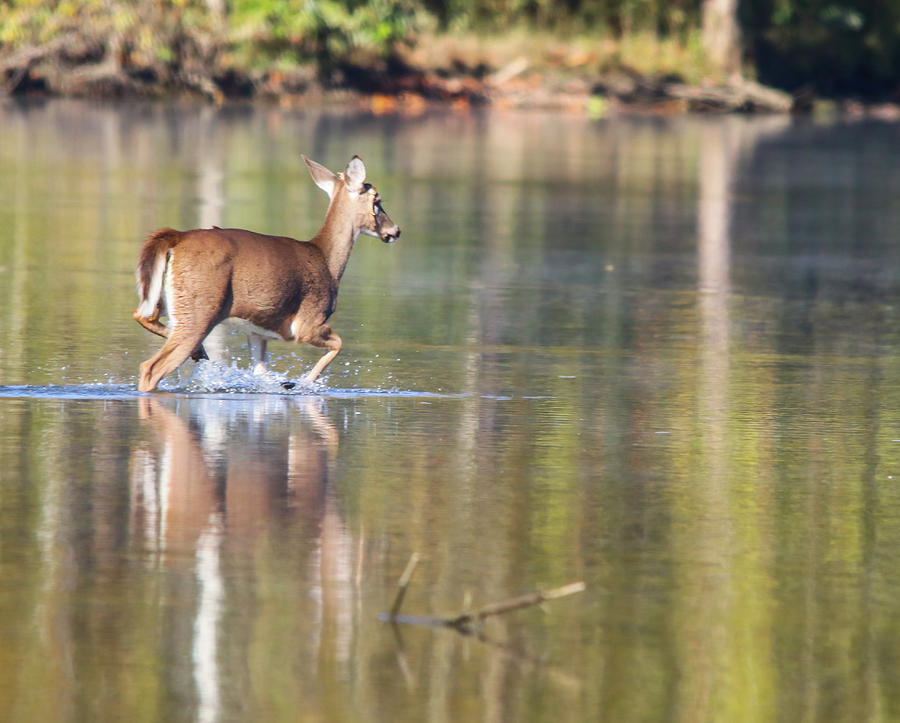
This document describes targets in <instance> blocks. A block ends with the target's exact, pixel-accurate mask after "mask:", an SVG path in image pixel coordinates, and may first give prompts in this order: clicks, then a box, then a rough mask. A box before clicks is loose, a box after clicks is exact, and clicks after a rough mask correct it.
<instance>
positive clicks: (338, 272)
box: [312, 204, 359, 283]
mask: <svg viewBox="0 0 900 723" xmlns="http://www.w3.org/2000/svg"><path fill="white" fill-rule="evenodd" d="M358 235H359V229H358V228H356V227H355V226H354V224H353V221H352V220H351V219H350V218H348V217H347V216H346V215H345V214H342V213H340V209H339V208H336V204H332V205H331V206H330V207H329V209H328V214H327V215H326V216H325V223H324V224H322V228H321V229H319V233H317V234H316V235H315V236H314V237H313V238H312V243H314V244H315V245H316V246H318V247H319V248H320V249H321V250H322V253H323V254H324V256H325V263H326V264H327V265H328V272H329V273H330V274H331V278H332V279H333V280H334V282H335V283H337V282H339V281H340V280H341V276H342V275H343V274H344V268H345V267H346V266H347V261H348V260H349V259H350V252H351V251H352V250H353V243H354V242H355V241H356V237H357V236H358Z"/></svg>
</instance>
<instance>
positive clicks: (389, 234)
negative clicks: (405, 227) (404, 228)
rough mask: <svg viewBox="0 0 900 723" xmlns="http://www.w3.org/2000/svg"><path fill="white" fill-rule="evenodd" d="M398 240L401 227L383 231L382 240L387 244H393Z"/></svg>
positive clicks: (396, 226) (395, 225)
mask: <svg viewBox="0 0 900 723" xmlns="http://www.w3.org/2000/svg"><path fill="white" fill-rule="evenodd" d="M398 238H400V227H399V226H398V225H397V224H394V225H393V226H391V227H390V228H386V229H382V231H381V240H382V241H384V242H385V243H386V244H392V243H394V241H396V240H397V239H398Z"/></svg>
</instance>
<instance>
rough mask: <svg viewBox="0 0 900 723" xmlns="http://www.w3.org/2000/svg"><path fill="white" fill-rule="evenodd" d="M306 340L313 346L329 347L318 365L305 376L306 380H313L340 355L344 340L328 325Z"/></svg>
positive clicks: (304, 379)
mask: <svg viewBox="0 0 900 723" xmlns="http://www.w3.org/2000/svg"><path fill="white" fill-rule="evenodd" d="M305 341H307V342H308V343H309V344H312V345H313V346H318V347H323V348H326V349H328V351H327V352H326V353H325V355H324V356H323V357H322V358H321V359H319V361H318V362H316V365H315V366H314V367H313V368H312V369H311V370H310V371H309V373H308V374H307V375H306V376H305V377H303V381H304V382H313V381H315V380H316V377H318V376H319V374H321V373H322V372H323V371H324V369H325V367H327V366H328V365H329V364H331V361H332V360H333V359H334V358H335V357H336V356H337V355H338V352H339V351H340V350H341V345H342V342H341V337H339V336H338V335H337V334H335V333H334V332H333V331H332V330H331V328H330V327H328V326H322V327H320V329H319V333H318V334H317V335H315V336H313V337H311V338H309V339H306V340H305Z"/></svg>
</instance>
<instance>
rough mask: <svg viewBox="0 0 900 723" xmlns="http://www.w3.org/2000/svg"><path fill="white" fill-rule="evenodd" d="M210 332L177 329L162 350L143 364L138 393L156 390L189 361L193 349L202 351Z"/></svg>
mask: <svg viewBox="0 0 900 723" xmlns="http://www.w3.org/2000/svg"><path fill="white" fill-rule="evenodd" d="M208 331H209V329H205V328H204V329H201V330H200V331H195V332H190V331H182V328H181V327H175V329H174V330H173V331H172V332H171V333H170V334H169V336H168V338H167V339H166V343H165V344H163V345H162V348H161V349H160V350H159V351H158V352H156V354H154V355H153V356H152V357H150V358H149V359H148V360H147V361H145V362H144V363H143V364H141V373H140V378H139V379H138V391H141V392H150V391H153V390H154V389H156V386H157V385H158V384H159V382H160V380H162V378H163V377H164V376H166V374H168V373H169V372H173V371H175V370H176V369H177V368H178V367H180V366H181V365H182V364H184V362H185V361H187V359H188V357H190V356H191V352H192V350H193V349H196V348H201V349H202V346H201V342H202V341H203V339H204V338H205V337H206V334H207V333H208Z"/></svg>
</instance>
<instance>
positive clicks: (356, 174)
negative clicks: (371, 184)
mask: <svg viewBox="0 0 900 723" xmlns="http://www.w3.org/2000/svg"><path fill="white" fill-rule="evenodd" d="M344 178H345V179H346V181H347V188H349V189H350V190H351V191H354V192H356V193H359V192H360V191H362V189H363V183H365V181H366V167H365V165H364V164H363V162H362V158H360V157H359V156H353V158H351V159H350V163H348V164H347V168H345V169H344Z"/></svg>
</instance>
